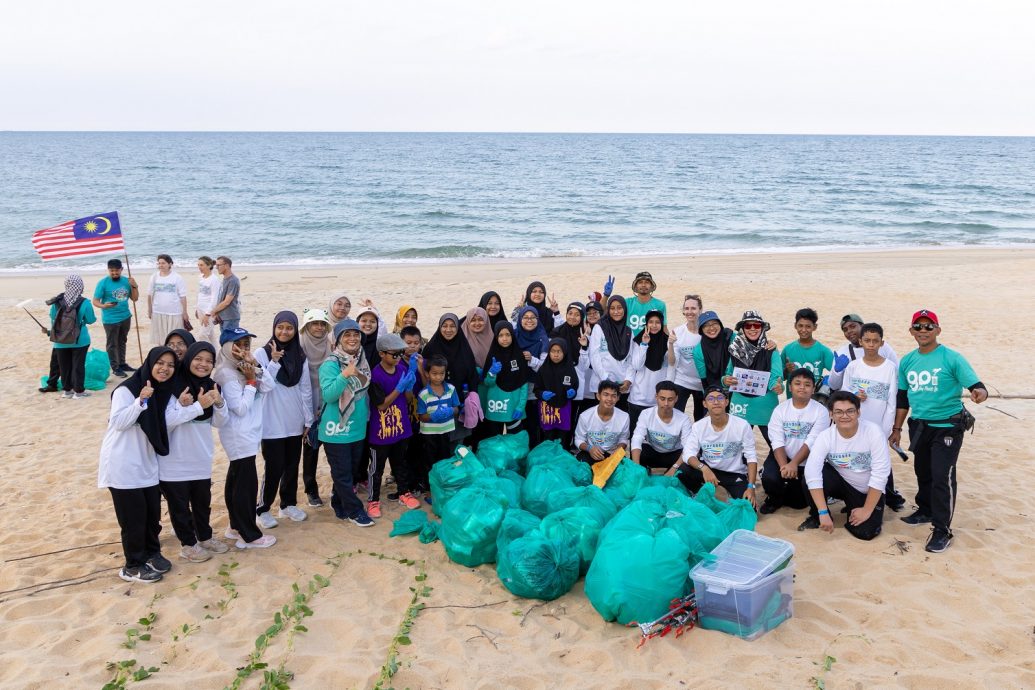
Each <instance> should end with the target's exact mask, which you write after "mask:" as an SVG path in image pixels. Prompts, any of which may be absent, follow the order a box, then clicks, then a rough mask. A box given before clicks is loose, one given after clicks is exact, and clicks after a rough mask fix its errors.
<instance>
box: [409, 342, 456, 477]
mask: <svg viewBox="0 0 1035 690" xmlns="http://www.w3.org/2000/svg"><path fill="white" fill-rule="evenodd" d="M403 330H405V329H403ZM448 367H449V362H448V361H446V358H445V357H443V356H442V355H435V356H434V357H432V358H431V359H430V360H428V363H427V372H428V385H427V386H425V387H424V388H422V389H421V391H420V393H418V394H417V417H418V418H419V419H420V442H421V446H423V451H424V456H423V458H422V462H421V464H420V465H419V469H418V472H417V475H418V478H417V483H418V484H420V485H422V486H424V487H427V486H428V473H429V472H430V471H431V468H432V467H433V466H434V465H435V463H436V462H438V461H439V460H444V459H445V458H448V457H450V456H452V455H453V443H452V441H450V440H449V437H450V434H452V433H453V430H454V429H455V428H456V415H457V412H458V411H459V409H460V398H459V397H458V396H457V394H456V388H454V387H453V385H452V384H449V383H446V369H447V368H448Z"/></svg>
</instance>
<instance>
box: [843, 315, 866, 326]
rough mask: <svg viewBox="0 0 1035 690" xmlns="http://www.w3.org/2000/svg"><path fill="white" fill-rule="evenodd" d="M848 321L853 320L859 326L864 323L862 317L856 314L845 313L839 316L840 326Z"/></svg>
mask: <svg viewBox="0 0 1035 690" xmlns="http://www.w3.org/2000/svg"><path fill="white" fill-rule="evenodd" d="M849 321H854V322H856V323H857V324H859V325H860V326H862V325H863V324H864V323H866V322H865V321H863V317H861V316H859V315H858V314H845V315H844V316H842V317H841V325H842V326H844V325H845V324H846V323H848V322H849Z"/></svg>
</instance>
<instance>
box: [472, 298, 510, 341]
mask: <svg viewBox="0 0 1035 690" xmlns="http://www.w3.org/2000/svg"><path fill="white" fill-rule="evenodd" d="M478 306H479V307H481V308H482V309H484V310H485V313H486V314H488V315H489V333H494V332H495V331H496V324H498V323H499V322H500V321H506V320H507V315H506V313H505V312H504V311H503V300H501V299H500V296H499V293H497V292H494V291H492V290H489V291H488V292H486V293H485V294H484V295H482V298H481V299H480V300H478Z"/></svg>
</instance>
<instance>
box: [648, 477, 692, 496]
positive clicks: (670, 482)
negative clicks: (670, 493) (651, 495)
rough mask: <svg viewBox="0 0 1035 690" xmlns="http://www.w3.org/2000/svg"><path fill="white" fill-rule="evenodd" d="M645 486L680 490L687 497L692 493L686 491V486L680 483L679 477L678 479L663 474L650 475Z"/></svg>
mask: <svg viewBox="0 0 1035 690" xmlns="http://www.w3.org/2000/svg"><path fill="white" fill-rule="evenodd" d="M645 486H663V487H668V488H672V489H679V490H681V491H682V492H683V493H684V494H685V495H687V496H689V495H690V492H689V491H687V490H686V487H685V486H683V482H681V481H679V477H676V476H675V475H673V476H671V477H666V476H665V475H663V474H648V475H647V483H646V484H645Z"/></svg>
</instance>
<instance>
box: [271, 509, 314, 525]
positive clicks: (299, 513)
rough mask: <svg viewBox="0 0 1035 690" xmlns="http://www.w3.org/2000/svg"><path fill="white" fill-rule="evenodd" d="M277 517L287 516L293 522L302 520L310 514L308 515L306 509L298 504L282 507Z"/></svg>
mask: <svg viewBox="0 0 1035 690" xmlns="http://www.w3.org/2000/svg"><path fill="white" fill-rule="evenodd" d="M277 517H280V518H287V519H288V520H291V521H292V522H302V521H303V520H305V519H306V518H307V517H309V516H308V515H306V514H305V511H304V510H302V509H301V508H299V507H298V506H287V507H286V508H281V509H280V510H278V511H277Z"/></svg>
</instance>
